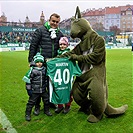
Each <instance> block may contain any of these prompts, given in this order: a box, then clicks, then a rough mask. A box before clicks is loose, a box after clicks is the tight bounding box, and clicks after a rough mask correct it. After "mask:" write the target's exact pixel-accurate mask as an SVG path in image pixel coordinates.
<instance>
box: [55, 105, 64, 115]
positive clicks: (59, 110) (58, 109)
mask: <svg viewBox="0 0 133 133" xmlns="http://www.w3.org/2000/svg"><path fill="white" fill-rule="evenodd" d="M63 109H64V107H61V108H56V109H55V113H57V114H59V113H60V112H61V111H62V110H63Z"/></svg>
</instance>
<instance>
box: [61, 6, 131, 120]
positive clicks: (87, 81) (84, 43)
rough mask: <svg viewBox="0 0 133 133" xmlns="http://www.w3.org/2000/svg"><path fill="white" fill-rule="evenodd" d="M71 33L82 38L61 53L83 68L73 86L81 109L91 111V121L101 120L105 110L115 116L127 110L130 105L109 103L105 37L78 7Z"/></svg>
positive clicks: (108, 114) (110, 115)
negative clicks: (100, 34)
mask: <svg viewBox="0 0 133 133" xmlns="http://www.w3.org/2000/svg"><path fill="white" fill-rule="evenodd" d="M70 35H71V37H72V38H80V39H81V42H80V43H79V44H78V45H77V46H76V47H75V48H74V49H73V50H72V51H70V52H67V53H65V54H64V55H62V57H65V56H67V57H69V58H70V60H72V61H78V64H79V67H80V68H81V70H82V75H81V76H80V77H76V79H75V81H74V84H73V88H72V90H73V97H74V100H75V102H76V103H77V104H78V105H79V106H80V107H81V108H80V109H79V110H80V111H82V112H84V113H87V114H88V115H89V116H88V118H87V121H89V122H98V121H100V120H101V119H102V117H103V114H106V115H107V116H108V117H113V116H118V115H122V114H123V113H125V111H126V110H127V108H128V105H123V106H121V107H118V108H114V107H112V106H111V105H110V104H109V103H108V100H107V99H108V87H107V82H106V66H105V62H106V49H105V41H104V39H103V38H102V37H101V36H99V35H98V34H97V33H96V32H95V31H94V30H93V29H92V28H91V26H90V24H89V22H88V21H87V20H86V19H84V18H82V17H81V14H80V10H79V8H78V7H77V9H76V13H75V17H74V18H73V19H72V23H71V32H70Z"/></svg>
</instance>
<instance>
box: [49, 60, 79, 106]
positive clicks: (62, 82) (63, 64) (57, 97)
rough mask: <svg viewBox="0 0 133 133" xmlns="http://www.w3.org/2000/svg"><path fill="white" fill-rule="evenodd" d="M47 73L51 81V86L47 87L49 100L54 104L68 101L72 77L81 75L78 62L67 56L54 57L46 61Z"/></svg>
mask: <svg viewBox="0 0 133 133" xmlns="http://www.w3.org/2000/svg"><path fill="white" fill-rule="evenodd" d="M47 75H48V76H49V77H50V80H51V81H52V87H50V88H49V89H50V90H49V91H50V102H52V103H54V104H65V103H68V102H69V100H70V91H71V89H72V82H73V77H74V76H79V75H81V70H80V68H79V66H78V64H77V63H76V62H72V61H70V60H69V59H68V58H54V59H52V60H50V61H47Z"/></svg>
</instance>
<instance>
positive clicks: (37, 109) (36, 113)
mask: <svg viewBox="0 0 133 133" xmlns="http://www.w3.org/2000/svg"><path fill="white" fill-rule="evenodd" d="M33 114H34V115H36V116H37V115H39V114H40V108H35V109H34V112H33Z"/></svg>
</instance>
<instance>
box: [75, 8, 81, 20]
mask: <svg viewBox="0 0 133 133" xmlns="http://www.w3.org/2000/svg"><path fill="white" fill-rule="evenodd" d="M78 18H81V13H80V10H79V7H78V6H77V8H76V13H75V19H78Z"/></svg>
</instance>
